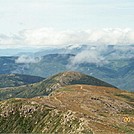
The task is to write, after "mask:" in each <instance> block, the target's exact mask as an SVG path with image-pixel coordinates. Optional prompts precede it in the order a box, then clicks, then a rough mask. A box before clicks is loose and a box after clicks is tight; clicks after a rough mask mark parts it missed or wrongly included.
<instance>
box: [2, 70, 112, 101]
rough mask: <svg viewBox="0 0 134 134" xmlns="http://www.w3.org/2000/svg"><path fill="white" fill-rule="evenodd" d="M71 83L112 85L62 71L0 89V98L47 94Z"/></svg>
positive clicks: (75, 73)
mask: <svg viewBox="0 0 134 134" xmlns="http://www.w3.org/2000/svg"><path fill="white" fill-rule="evenodd" d="M73 84H87V85H96V86H106V87H114V86H112V85H110V84H108V83H106V82H104V81H101V80H99V79H96V78H94V77H91V76H88V75H85V74H82V73H78V72H63V73H59V74H56V75H54V76H52V77H49V78H48V79H45V80H43V81H41V82H38V83H35V84H29V85H24V86H20V87H13V88H6V89H0V99H1V100H3V99H8V98H16V97H17V98H31V97H35V96H43V95H48V94H50V93H51V92H52V91H54V90H56V89H57V88H60V87H63V86H65V85H73Z"/></svg>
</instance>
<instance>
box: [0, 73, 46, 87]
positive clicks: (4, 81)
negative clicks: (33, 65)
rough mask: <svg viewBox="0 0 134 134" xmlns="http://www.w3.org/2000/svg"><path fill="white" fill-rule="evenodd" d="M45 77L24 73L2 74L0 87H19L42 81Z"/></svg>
mask: <svg viewBox="0 0 134 134" xmlns="http://www.w3.org/2000/svg"><path fill="white" fill-rule="evenodd" d="M43 79H44V78H42V77H39V76H30V75H22V74H0V88H4V87H15V86H16V87H17V86H21V85H26V84H32V83H36V82H39V81H42V80H43Z"/></svg>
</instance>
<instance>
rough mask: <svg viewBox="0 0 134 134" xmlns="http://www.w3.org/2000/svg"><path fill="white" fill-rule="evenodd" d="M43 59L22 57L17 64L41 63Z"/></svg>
mask: <svg viewBox="0 0 134 134" xmlns="http://www.w3.org/2000/svg"><path fill="white" fill-rule="evenodd" d="M40 60H41V57H30V56H26V55H22V56H20V57H18V58H17V59H16V61H15V62H16V63H27V64H28V63H38V62H40Z"/></svg>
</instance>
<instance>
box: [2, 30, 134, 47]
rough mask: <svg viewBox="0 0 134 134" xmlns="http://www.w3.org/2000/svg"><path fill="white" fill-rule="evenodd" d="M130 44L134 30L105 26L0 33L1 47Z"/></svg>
mask: <svg viewBox="0 0 134 134" xmlns="http://www.w3.org/2000/svg"><path fill="white" fill-rule="evenodd" d="M70 44H71V45H76V44H77V45H79V44H88V45H130V44H134V30H132V29H127V28H126V29H120V28H114V29H112V28H107V29H100V30H90V29H89V30H81V31H71V30H56V29H53V28H39V29H28V30H23V31H20V32H19V33H18V34H17V35H0V47H1V48H13V47H14V48H15V47H35V48H41V47H46V46H50V47H53V46H58V47H62V46H66V45H70Z"/></svg>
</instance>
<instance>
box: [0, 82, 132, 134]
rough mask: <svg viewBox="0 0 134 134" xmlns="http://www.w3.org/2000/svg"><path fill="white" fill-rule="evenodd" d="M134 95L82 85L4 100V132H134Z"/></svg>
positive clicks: (0, 106)
mask: <svg viewBox="0 0 134 134" xmlns="http://www.w3.org/2000/svg"><path fill="white" fill-rule="evenodd" d="M133 98H134V94H133V93H130V92H126V91H121V90H119V89H116V88H110V87H99V86H89V85H81V84H79V85H70V86H65V87H62V88H60V89H58V90H55V91H54V92H53V93H52V94H51V95H50V96H48V97H37V98H32V99H10V100H5V101H1V102H0V133H64V134H66V133H69V134H75V133H80V134H82V133H85V134H87V133H88V134H108V133H111V134H132V133H134V123H133V118H134V99H133ZM125 117H128V118H129V121H128V120H125V119H126V118H125Z"/></svg>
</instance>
